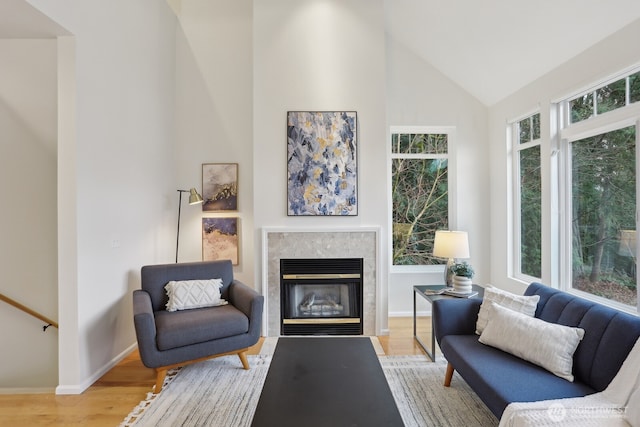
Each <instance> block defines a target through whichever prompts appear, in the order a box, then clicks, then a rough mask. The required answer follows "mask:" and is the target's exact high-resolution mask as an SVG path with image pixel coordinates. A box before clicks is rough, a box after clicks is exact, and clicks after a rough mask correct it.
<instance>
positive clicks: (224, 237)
mask: <svg viewBox="0 0 640 427" xmlns="http://www.w3.org/2000/svg"><path fill="white" fill-rule="evenodd" d="M239 241H240V239H239V228H238V218H237V217H225V218H219V217H216V218H211V217H206V218H202V260H203V261H215V260H221V259H230V260H231V263H232V264H233V265H238V264H239V253H240V251H239Z"/></svg>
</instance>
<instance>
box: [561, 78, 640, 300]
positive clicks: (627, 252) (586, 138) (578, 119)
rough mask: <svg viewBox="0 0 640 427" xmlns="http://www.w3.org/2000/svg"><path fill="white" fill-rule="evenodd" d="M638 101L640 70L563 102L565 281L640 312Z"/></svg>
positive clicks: (569, 286) (571, 285) (639, 115)
mask: <svg viewBox="0 0 640 427" xmlns="http://www.w3.org/2000/svg"><path fill="white" fill-rule="evenodd" d="M638 100H640V72H635V73H630V74H628V75H626V76H624V77H622V78H617V79H616V80H613V81H610V82H607V83H605V84H603V85H601V86H598V87H596V88H594V89H590V90H589V91H587V92H585V93H583V94H580V95H578V96H575V97H572V98H569V99H568V100H567V101H564V102H562V103H561V104H560V105H561V107H562V108H561V111H563V112H564V117H565V120H564V121H565V123H564V126H563V127H562V128H561V131H560V137H561V141H562V149H563V151H564V153H565V154H566V155H565V162H564V175H565V182H566V185H565V191H564V192H565V193H566V194H567V197H566V206H565V212H566V213H565V219H564V223H563V225H564V245H563V247H564V250H563V254H564V257H565V259H566V260H568V262H565V263H564V264H566V271H565V272H564V276H563V277H564V278H565V280H562V281H561V283H563V284H565V285H564V286H565V287H566V288H572V289H575V290H579V291H582V292H586V293H588V294H591V295H594V296H596V297H600V298H605V299H607V300H609V301H611V302H613V303H614V304H619V305H622V306H627V307H635V308H636V310H637V307H638V286H637V285H638V277H637V271H636V248H637V239H636V229H637V217H636V210H637V200H636V196H637V191H638V190H637V173H638V162H637V156H638V154H637V148H636V145H637V141H638V120H639V118H640V103H638V104H634V103H635V102H637V101H638ZM613 111H616V114H607V113H609V112H613ZM562 124H563V123H562V122H561V125H562Z"/></svg>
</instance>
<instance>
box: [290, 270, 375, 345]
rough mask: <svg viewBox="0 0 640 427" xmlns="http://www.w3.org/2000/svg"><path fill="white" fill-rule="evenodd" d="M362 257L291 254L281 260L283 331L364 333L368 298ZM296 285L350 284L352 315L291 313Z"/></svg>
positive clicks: (315, 333) (291, 333) (304, 333)
mask: <svg viewBox="0 0 640 427" xmlns="http://www.w3.org/2000/svg"><path fill="white" fill-rule="evenodd" d="M363 267H364V260H363V259H362V258H289V259H281V260H280V333H281V335H362V334H363V300H364V292H363V289H364V277H363V276H364V271H363ZM296 285H347V286H348V287H349V310H348V313H349V314H348V315H346V316H343V315H340V316H332V315H326V316H322V317H319V318H317V317H313V316H296V315H295V314H292V313H290V312H289V311H290V310H289V309H288V307H291V300H290V298H292V297H291V296H290V295H291V288H292V287H294V286H296Z"/></svg>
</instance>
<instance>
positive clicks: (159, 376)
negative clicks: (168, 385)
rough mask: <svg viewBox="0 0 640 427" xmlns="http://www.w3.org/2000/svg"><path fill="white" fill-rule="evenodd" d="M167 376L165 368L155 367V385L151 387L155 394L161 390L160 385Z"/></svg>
mask: <svg viewBox="0 0 640 427" xmlns="http://www.w3.org/2000/svg"><path fill="white" fill-rule="evenodd" d="M166 376H167V370H166V369H163V368H157V369H156V386H155V387H154V389H153V392H154V393H155V394H158V393H160V392H161V391H162V385H163V384H164V379H165V377H166Z"/></svg>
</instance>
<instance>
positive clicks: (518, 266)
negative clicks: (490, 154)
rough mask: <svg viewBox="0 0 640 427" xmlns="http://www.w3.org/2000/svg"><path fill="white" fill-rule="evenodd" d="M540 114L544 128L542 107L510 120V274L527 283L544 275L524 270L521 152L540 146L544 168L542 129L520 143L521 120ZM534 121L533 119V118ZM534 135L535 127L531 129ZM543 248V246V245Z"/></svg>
mask: <svg viewBox="0 0 640 427" xmlns="http://www.w3.org/2000/svg"><path fill="white" fill-rule="evenodd" d="M536 114H538V115H539V116H540V117H539V121H538V123H539V125H540V127H541V128H542V124H541V120H542V114H541V112H540V109H536V110H532V111H529V112H527V113H526V114H523V115H520V116H518V117H516V118H514V119H512V120H510V121H509V122H508V135H509V144H510V146H511V180H512V185H511V189H512V201H511V204H510V206H511V209H512V212H511V218H512V219H511V238H510V239H509V241H510V242H511V248H510V249H511V250H510V251H509V252H510V253H511V254H512V258H511V261H510V262H509V276H510V277H511V278H512V279H515V280H519V281H522V282H525V283H531V282H539V281H542V277H534V276H531V275H528V274H525V273H523V272H522V245H521V244H522V235H521V230H522V209H521V200H522V198H521V196H522V191H521V187H522V186H521V181H520V153H521V152H522V151H524V150H526V149H529V148H533V147H538V149H539V150H540V168H542V139H543V138H542V130H541V129H540V132H539V137H538V138H537V139H533V136H532V139H531V140H529V141H528V142H525V143H522V144H521V143H520V122H521V121H523V120H525V119H532V118H533V116H535V115H536ZM532 121H533V120H532ZM530 132H531V134H532V135H533V129H531V130H530ZM540 185H541V191H542V172H541V173H540ZM540 211H541V212H542V197H541V200H540ZM542 244H543V224H542V215H541V218H540V245H541V246H542ZM541 250H542V247H541ZM542 263H543V260H542V257H541V258H540V272H541V276H542V269H543V266H542Z"/></svg>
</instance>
